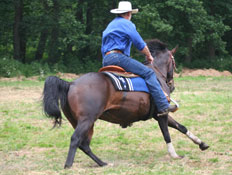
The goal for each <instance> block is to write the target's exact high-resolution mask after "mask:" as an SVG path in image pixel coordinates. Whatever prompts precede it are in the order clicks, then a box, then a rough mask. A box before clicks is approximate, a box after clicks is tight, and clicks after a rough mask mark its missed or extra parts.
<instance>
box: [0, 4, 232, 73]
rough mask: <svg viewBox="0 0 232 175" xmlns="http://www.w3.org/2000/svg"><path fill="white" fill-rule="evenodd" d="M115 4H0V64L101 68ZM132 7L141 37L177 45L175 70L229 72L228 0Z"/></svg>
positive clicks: (77, 69) (69, 69) (230, 12)
mask: <svg viewBox="0 0 232 175" xmlns="http://www.w3.org/2000/svg"><path fill="white" fill-rule="evenodd" d="M118 2H119V1H118V0H117V1H116V0H114V1H106V0H98V1H94V0H88V1H85V0H62V1H61V0H41V1H35V0H1V1H0V14H1V15H0V20H1V26H0V59H3V58H4V59H11V60H12V59H14V60H17V61H19V62H21V63H23V64H30V63H32V62H38V63H41V64H46V66H47V65H50V66H53V67H54V65H58V66H56V68H57V69H62V70H63V71H67V72H75V73H79V72H87V71H95V70H97V68H99V67H100V66H101V59H102V58H101V57H102V56H101V52H100V47H101V35H102V31H103V30H104V29H105V27H106V26H107V24H108V23H109V22H110V21H111V20H112V19H113V18H114V15H113V14H110V12H109V11H110V9H113V8H116V7H117V4H118ZM132 3H133V7H134V8H139V13H138V14H136V15H134V16H133V17H132V21H133V22H134V23H135V24H136V27H137V30H138V31H139V32H140V34H141V36H142V37H143V38H144V39H151V38H158V39H160V40H162V41H164V42H166V43H167V44H168V45H169V47H170V49H171V48H172V47H174V46H176V45H179V50H178V53H177V55H176V59H177V62H178V63H179V65H180V64H182V65H185V66H192V67H199V66H200V67H214V68H218V69H227V70H230V71H232V59H231V56H232V50H231V47H232V42H231V39H232V30H231V27H232V21H231V18H232V4H231V3H230V1H227V0H220V1H217V0H154V1H150V0H134V1H133V2H132ZM133 54H135V53H133ZM140 57H141V55H140ZM220 60H221V61H220ZM218 64H220V65H218ZM0 66H3V65H0Z"/></svg>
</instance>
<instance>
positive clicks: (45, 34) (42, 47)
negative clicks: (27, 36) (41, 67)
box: [35, 29, 48, 61]
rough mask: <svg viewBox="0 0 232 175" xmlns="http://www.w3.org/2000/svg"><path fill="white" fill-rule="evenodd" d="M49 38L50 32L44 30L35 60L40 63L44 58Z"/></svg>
mask: <svg viewBox="0 0 232 175" xmlns="http://www.w3.org/2000/svg"><path fill="white" fill-rule="evenodd" d="M47 38H48V30H47V29H43V30H42V32H41V34H40V39H39V43H38V46H37V50H36V53H35V60H37V61H39V60H41V59H42V58H43V53H44V50H45V46H46V42H47Z"/></svg>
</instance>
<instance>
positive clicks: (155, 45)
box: [146, 39, 167, 53]
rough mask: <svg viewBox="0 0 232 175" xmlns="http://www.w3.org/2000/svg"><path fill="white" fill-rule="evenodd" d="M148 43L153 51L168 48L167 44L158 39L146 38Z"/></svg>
mask: <svg viewBox="0 0 232 175" xmlns="http://www.w3.org/2000/svg"><path fill="white" fill-rule="evenodd" d="M146 43H147V46H148V48H149V50H150V51H151V53H153V52H155V51H164V50H166V49H167V44H165V43H163V42H162V41H160V40H158V39H151V40H146Z"/></svg>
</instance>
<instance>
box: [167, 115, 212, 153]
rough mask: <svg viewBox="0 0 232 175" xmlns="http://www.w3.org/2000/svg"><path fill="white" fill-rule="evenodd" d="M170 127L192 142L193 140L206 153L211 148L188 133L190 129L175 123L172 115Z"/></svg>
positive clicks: (169, 117) (169, 118)
mask: <svg viewBox="0 0 232 175" xmlns="http://www.w3.org/2000/svg"><path fill="white" fill-rule="evenodd" d="M168 126H170V127H172V128H174V129H177V130H178V131H180V132H181V133H183V134H185V135H186V136H187V137H188V138H189V139H190V140H192V141H193V142H194V143H195V144H197V145H199V148H200V149H201V150H202V151H204V150H206V149H208V148H209V146H208V145H207V144H206V143H204V142H202V141H201V140H200V139H199V138H198V137H197V136H195V135H194V134H193V133H191V132H190V131H188V129H187V128H186V127H185V126H183V125H182V124H180V123H178V122H177V121H175V120H174V119H173V118H172V117H171V116H170V115H169V116H168Z"/></svg>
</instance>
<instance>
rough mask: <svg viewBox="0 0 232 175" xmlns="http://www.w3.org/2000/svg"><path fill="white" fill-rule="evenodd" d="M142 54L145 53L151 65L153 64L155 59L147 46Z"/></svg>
mask: <svg viewBox="0 0 232 175" xmlns="http://www.w3.org/2000/svg"><path fill="white" fill-rule="evenodd" d="M141 53H143V54H144V55H145V56H146V58H147V61H148V62H149V63H152V62H153V60H154V58H153V56H152V55H151V52H150V50H149V49H148V47H147V46H145V47H144V48H143V50H141Z"/></svg>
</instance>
